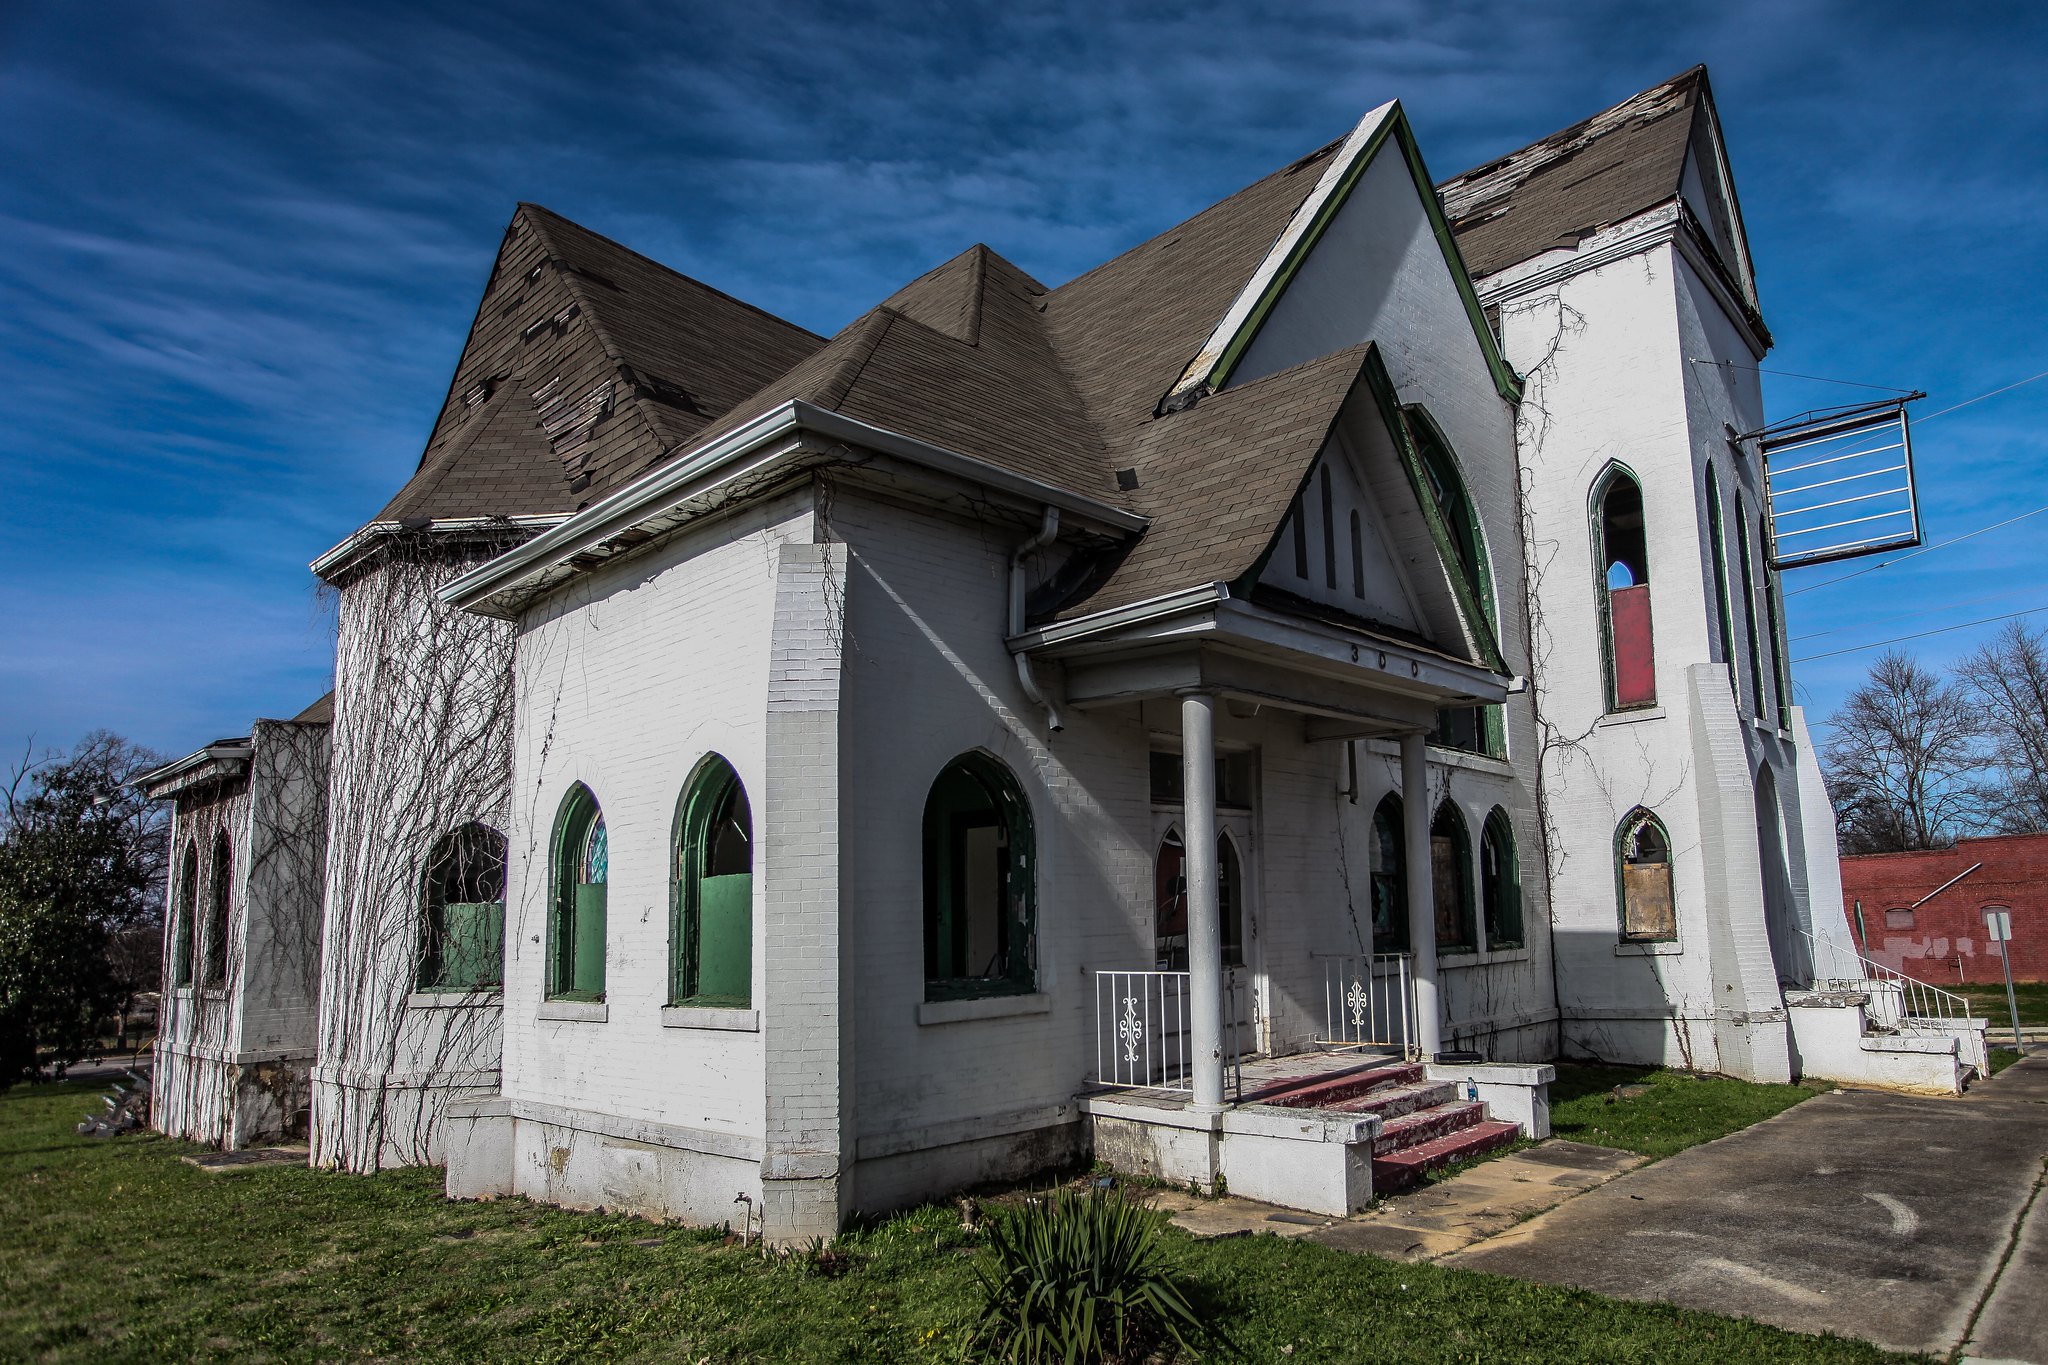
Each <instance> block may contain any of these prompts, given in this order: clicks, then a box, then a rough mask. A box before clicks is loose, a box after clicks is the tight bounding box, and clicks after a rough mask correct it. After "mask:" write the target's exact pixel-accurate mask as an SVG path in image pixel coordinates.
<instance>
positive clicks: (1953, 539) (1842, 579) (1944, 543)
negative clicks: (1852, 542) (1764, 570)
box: [1785, 507, 2048, 597]
mask: <svg viewBox="0 0 2048 1365" xmlns="http://www.w3.org/2000/svg"><path fill="white" fill-rule="evenodd" d="M2043 512H2048V507H2036V508H2034V509H2033V510H2032V511H2031V512H2022V513H2020V514H2019V515H2018V516H2016V517H2007V518H2006V519H2005V520H2004V521H1994V522H1992V523H1991V524H1990V525H1989V526H1979V527H1978V528H1977V529H1976V530H1974V531H1965V532H1963V533H1962V534H1961V535H1959V536H1950V537H1949V538H1948V539H1947V540H1937V541H1936V542H1934V544H1932V545H1922V546H1921V547H1920V548H1919V549H1917V550H1908V551H1906V553H1904V554H1902V555H1893V556H1892V557H1891V558H1890V559H1880V560H1879V561H1878V562H1877V563H1875V564H1873V565H1871V566H1870V567H1869V568H1867V569H1858V570H1856V571H1855V572H1854V573H1844V574H1836V575H1835V576H1834V577H1833V578H1823V579H1822V580H1821V581H1820V582H1818V583H1808V584H1807V585H1806V586H1805V587H1803V588H1794V589H1793V590H1792V591H1791V592H1788V593H1786V594H1785V596H1787V597H1797V596H1799V594H1800V593H1803V592H1812V591H1813V590H1814V589H1816V588H1825V587H1827V586H1828V585H1829V584H1831V583H1846V582H1848V581H1849V580H1850V579H1852V578H1861V577H1863V575H1865V574H1867V573H1876V572H1877V571H1878V570H1879V569H1889V568H1890V567H1891V566H1892V565H1894V564H1899V563H1903V562H1904V561H1906V560H1908V559H1914V558H1917V557H1918V556H1920V555H1924V554H1932V553H1933V552H1934V551H1936V550H1946V549H1947V548H1948V547H1949V546H1951V545H1959V544H1961V543H1962V542H1963V541H1966V540H1969V539H1971V538H1972V537H1973V536H1981V535H1983V534H1984V533H1985V532H1987V531H1996V530H2000V529H2002V528H2004V527H2007V526H2010V525H2012V524H2013V523H2014V522H2016V521H2025V520H2026V519H2027V518H2028V517H2038V516H2040V515H2041V514H2042V513H2043Z"/></svg>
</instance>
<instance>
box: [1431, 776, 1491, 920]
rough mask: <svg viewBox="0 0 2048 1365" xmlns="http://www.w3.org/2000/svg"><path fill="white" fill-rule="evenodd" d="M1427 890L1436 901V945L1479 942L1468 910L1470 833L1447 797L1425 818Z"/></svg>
mask: <svg viewBox="0 0 2048 1365" xmlns="http://www.w3.org/2000/svg"><path fill="white" fill-rule="evenodd" d="M1429 864H1430V892H1431V894H1432V896H1433V897H1434V899H1435V901H1436V946H1437V951H1438V952H1442V953H1466V952H1471V951H1473V950H1474V949H1476V948H1477V947H1478V946H1479V941H1478V934H1477V933H1476V932H1475V929H1474V925H1473V919H1474V916H1473V914H1472V836H1471V835H1470V834H1469V833H1468V832H1467V831H1466V828H1465V817H1464V816H1463V815H1462V814H1460V813H1459V811H1458V808H1457V807H1456V806H1454V805H1452V804H1451V803H1450V802H1449V801H1446V802H1444V803H1443V804H1442V805H1440V806H1438V807H1437V808H1436V816H1435V818H1434V819H1432V820H1431V821H1430V822H1429Z"/></svg>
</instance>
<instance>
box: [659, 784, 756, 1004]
mask: <svg viewBox="0 0 2048 1365" xmlns="http://www.w3.org/2000/svg"><path fill="white" fill-rule="evenodd" d="M675 916H676V919H675V925H674V931H673V935H672V938H671V942H672V944H673V945H674V948H673V961H672V962H671V964H670V973H671V977H672V980H671V981H670V985H669V993H670V998H671V999H672V1000H674V1001H675V1002H676V1003H677V1004H683V1005H698V1006H707V1007H714V1008H723V1009H745V1008H747V1007H748V1006H749V1005H751V1004H752V1003H753V999H754V816H753V811H752V809H751V807H749V805H748V804H747V791H746V788H745V787H743V786H741V785H740V777H739V774H738V773H736V772H734V771H733V768H732V764H730V763H728V762H726V761H725V759H723V758H721V757H720V756H719V755H717V754H712V755H711V756H710V757H708V758H706V759H705V760H704V761H703V762H702V763H700V764H699V765H698V766H697V772H696V775H695V776H693V777H692V778H691V779H690V782H689V785H688V786H687V787H685V788H684V791H683V802H682V811H681V819H680V821H679V822H678V828H677V837H676V847H675Z"/></svg>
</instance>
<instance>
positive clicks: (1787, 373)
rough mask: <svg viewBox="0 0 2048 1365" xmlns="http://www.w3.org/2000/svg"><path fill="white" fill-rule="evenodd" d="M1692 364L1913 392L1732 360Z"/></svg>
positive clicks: (1695, 362)
mask: <svg viewBox="0 0 2048 1365" xmlns="http://www.w3.org/2000/svg"><path fill="white" fill-rule="evenodd" d="M1692 363H1693V364H1695V365H1711V366H1713V367H1714V368H1715V369H1717V370H1748V371H1749V372H1750V373H1751V374H1775V375H1782V376H1783V377H1784V378H1786V379H1811V380H1813V381H1814V382H1815V383H1816V384H1841V385H1843V386H1844V387H1846V388H1851V389H1879V390H1882V391H1884V392H1887V393H1911V392H1913V391H1912V390H1911V389H1902V388H1899V387H1898V386H1897V385H1895V384H1859V383H1857V382H1856V381H1855V380H1853V379H1829V378H1828V377H1827V376H1825V375H1818V374H1794V373H1792V371H1790V370H1767V369H1764V368H1763V367H1762V366H1761V365H1738V364H1736V363H1735V362H1734V361H1732V360H1702V359H1694V361H1693V362H1692Z"/></svg>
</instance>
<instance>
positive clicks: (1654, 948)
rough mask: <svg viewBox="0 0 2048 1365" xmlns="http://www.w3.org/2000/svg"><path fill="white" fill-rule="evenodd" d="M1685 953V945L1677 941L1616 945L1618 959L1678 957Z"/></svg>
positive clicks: (1615, 952) (1652, 941) (1659, 940)
mask: <svg viewBox="0 0 2048 1365" xmlns="http://www.w3.org/2000/svg"><path fill="white" fill-rule="evenodd" d="M1684 951H1685V945H1684V944H1682V943H1680V942H1679V941H1678V940H1677V939H1653V940H1651V941H1649V942H1645V943H1631V942H1622V943H1617V944H1615V945H1614V955H1615V956H1616V957H1677V956H1678V955H1679V954H1681V953H1683V952H1684Z"/></svg>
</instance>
